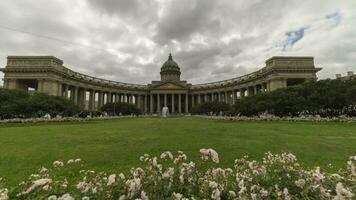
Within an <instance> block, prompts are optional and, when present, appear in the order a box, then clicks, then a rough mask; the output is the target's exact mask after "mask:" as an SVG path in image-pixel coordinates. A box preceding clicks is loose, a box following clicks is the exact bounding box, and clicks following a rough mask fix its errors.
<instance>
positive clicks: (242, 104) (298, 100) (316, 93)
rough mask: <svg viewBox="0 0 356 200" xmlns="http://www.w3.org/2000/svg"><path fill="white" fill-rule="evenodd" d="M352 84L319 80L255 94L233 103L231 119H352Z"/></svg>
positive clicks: (355, 88)
mask: <svg viewBox="0 0 356 200" xmlns="http://www.w3.org/2000/svg"><path fill="white" fill-rule="evenodd" d="M355 94H356V80H349V81H341V80H321V81H318V82H308V83H304V84H302V85H297V86H291V87H288V88H281V89H278V90H275V91H272V92H267V93H259V94H256V95H254V96H249V97H245V98H242V99H239V100H237V101H236V103H235V105H233V108H232V113H233V114H234V115H244V116H257V115H260V114H261V113H269V114H273V115H276V116H280V117H282V116H298V115H309V114H310V115H320V116H322V117H334V116H340V115H344V114H346V115H348V116H356V95H355Z"/></svg>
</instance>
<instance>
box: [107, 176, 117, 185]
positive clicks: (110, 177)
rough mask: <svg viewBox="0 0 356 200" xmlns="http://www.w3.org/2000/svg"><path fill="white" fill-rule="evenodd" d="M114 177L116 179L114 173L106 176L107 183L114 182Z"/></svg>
mask: <svg viewBox="0 0 356 200" xmlns="http://www.w3.org/2000/svg"><path fill="white" fill-rule="evenodd" d="M115 179H116V174H111V175H110V176H109V178H108V183H107V185H112V184H114V183H115Z"/></svg>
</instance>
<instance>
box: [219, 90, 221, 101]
mask: <svg viewBox="0 0 356 200" xmlns="http://www.w3.org/2000/svg"><path fill="white" fill-rule="evenodd" d="M218 101H219V102H220V101H221V94H220V92H218Z"/></svg>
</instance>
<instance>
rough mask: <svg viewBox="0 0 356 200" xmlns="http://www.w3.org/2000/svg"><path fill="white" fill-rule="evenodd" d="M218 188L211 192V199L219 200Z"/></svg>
mask: <svg viewBox="0 0 356 200" xmlns="http://www.w3.org/2000/svg"><path fill="white" fill-rule="evenodd" d="M220 194H221V192H220V190H219V189H218V188H215V189H214V190H213V192H212V194H211V199H213V200H220Z"/></svg>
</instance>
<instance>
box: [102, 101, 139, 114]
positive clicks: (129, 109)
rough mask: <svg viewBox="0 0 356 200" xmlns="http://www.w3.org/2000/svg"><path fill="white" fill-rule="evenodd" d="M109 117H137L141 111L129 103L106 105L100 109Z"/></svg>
mask: <svg viewBox="0 0 356 200" xmlns="http://www.w3.org/2000/svg"><path fill="white" fill-rule="evenodd" d="M100 110H101V111H105V112H107V113H108V114H109V115H114V114H115V115H120V114H121V115H131V114H133V115H138V114H140V113H141V111H140V110H139V109H138V108H137V107H136V106H135V105H133V104H129V103H119V102H117V103H107V104H105V105H104V106H103V107H101V109H100Z"/></svg>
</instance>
